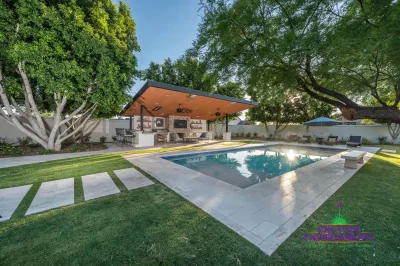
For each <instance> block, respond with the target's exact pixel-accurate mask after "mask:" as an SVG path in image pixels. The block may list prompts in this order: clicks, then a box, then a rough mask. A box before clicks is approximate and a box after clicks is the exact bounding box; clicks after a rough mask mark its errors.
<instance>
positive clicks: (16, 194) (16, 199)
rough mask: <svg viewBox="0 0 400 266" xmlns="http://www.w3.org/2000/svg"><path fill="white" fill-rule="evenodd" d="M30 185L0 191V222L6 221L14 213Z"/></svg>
mask: <svg viewBox="0 0 400 266" xmlns="http://www.w3.org/2000/svg"><path fill="white" fill-rule="evenodd" d="M31 186H32V185H26V186H20V187H12V188H4V189H0V215H1V218H0V222H2V221H7V220H8V219H10V218H11V215H12V214H13V213H14V212H15V210H16V209H17V207H18V205H19V204H20V203H21V201H22V199H23V198H24V197H25V195H26V193H28V191H29V189H30V188H31Z"/></svg>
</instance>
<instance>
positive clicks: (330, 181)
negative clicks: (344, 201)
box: [124, 142, 379, 255]
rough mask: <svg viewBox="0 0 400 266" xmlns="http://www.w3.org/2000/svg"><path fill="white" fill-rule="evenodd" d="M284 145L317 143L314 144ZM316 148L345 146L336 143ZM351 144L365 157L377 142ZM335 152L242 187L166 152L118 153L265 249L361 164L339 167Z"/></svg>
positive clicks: (268, 250) (275, 244) (269, 250)
mask: <svg viewBox="0 0 400 266" xmlns="http://www.w3.org/2000/svg"><path fill="white" fill-rule="evenodd" d="M276 144H280V143H278V142H276V143H273V142H269V143H267V144H266V146H272V145H276ZM290 145H291V146H296V145H297V146H302V147H309V146H312V147H320V148H321V146H319V145H303V144H290ZM254 146H259V144H258V145H254ZM322 148H333V149H339V150H343V149H347V148H346V146H342V145H337V146H334V147H326V146H323V147H322ZM234 149H235V148H227V149H222V150H221V151H223V150H234ZM351 150H363V151H366V152H367V155H366V156H365V157H364V158H365V162H367V161H368V160H369V159H370V158H371V157H372V156H373V155H374V154H375V153H376V152H377V151H378V150H379V148H374V147H362V148H350V149H349V150H348V151H351ZM348 151H346V152H348ZM203 152H204V151H203ZM339 152H340V153H338V154H336V155H333V156H331V157H328V158H326V159H324V160H321V161H318V162H315V163H313V164H311V165H308V166H305V167H302V168H299V169H297V170H294V171H291V172H288V173H285V174H283V175H281V176H278V177H275V178H272V179H269V180H267V181H264V182H262V183H259V184H256V185H253V186H250V187H248V188H245V189H241V188H238V187H236V186H233V185H230V184H228V183H225V182H222V181H220V180H218V179H216V178H213V177H210V176H208V175H205V174H202V173H200V172H197V171H194V170H191V169H189V168H186V167H183V166H180V165H178V164H175V163H173V162H170V161H168V160H165V159H162V158H161V157H162V156H166V154H152V155H141V156H135V155H131V156H129V155H128V156H124V157H125V158H126V159H127V160H128V161H130V162H131V163H132V164H134V165H136V166H138V167H140V168H141V169H142V170H143V171H145V172H147V173H148V174H150V175H152V176H153V177H154V178H156V179H157V180H159V181H160V182H161V183H163V184H165V185H166V186H168V187H169V188H171V189H172V190H174V191H175V192H177V193H178V194H180V195H181V196H183V197H184V198H186V199H187V200H189V201H191V202H192V203H193V204H195V205H197V206H198V207H199V208H201V209H203V210H204V211H205V212H207V213H208V214H210V215H211V216H213V217H214V218H216V219H217V220H219V221H220V222H222V223H223V224H225V225H226V226H228V227H229V228H231V229H232V230H234V231H235V232H236V233H238V234H240V235H242V236H243V237H244V238H246V239H247V240H248V241H250V242H251V243H253V244H254V245H256V246H258V247H259V248H260V249H261V250H262V251H263V252H264V253H266V254H267V255H271V254H272V253H273V252H274V251H275V250H276V249H277V248H278V247H279V245H280V244H281V243H282V242H283V241H285V240H286V239H287V238H288V237H289V236H290V235H291V234H292V233H293V232H294V231H295V230H296V229H297V228H298V227H299V226H300V225H301V224H302V223H303V222H304V221H305V220H306V219H307V218H308V217H309V216H310V215H311V214H313V213H314V211H315V210H316V209H318V208H319V206H321V205H322V204H323V203H324V202H325V201H326V200H327V199H328V198H329V197H330V196H331V195H332V194H333V193H335V192H336V191H337V190H338V189H339V188H340V187H341V186H342V185H343V184H344V183H345V182H346V181H347V180H349V179H350V178H351V177H352V176H353V175H354V174H355V173H356V172H357V171H358V170H359V169H360V168H361V166H362V165H359V168H358V169H348V168H344V159H341V155H342V154H343V152H342V151H339ZM186 153H188V152H187V151H182V152H175V153H169V154H168V155H172V154H186ZM190 153H191V154H193V153H196V152H190Z"/></svg>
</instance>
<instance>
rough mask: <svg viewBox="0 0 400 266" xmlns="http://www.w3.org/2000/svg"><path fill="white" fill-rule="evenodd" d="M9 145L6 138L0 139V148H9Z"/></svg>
mask: <svg viewBox="0 0 400 266" xmlns="http://www.w3.org/2000/svg"><path fill="white" fill-rule="evenodd" d="M10 145H11V144H10V143H8V139H7V138H3V137H0V147H2V146H10Z"/></svg>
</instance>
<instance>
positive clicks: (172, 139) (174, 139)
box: [170, 132, 183, 143]
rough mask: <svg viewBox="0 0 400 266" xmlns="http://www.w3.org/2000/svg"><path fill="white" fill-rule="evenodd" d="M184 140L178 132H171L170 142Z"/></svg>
mask: <svg viewBox="0 0 400 266" xmlns="http://www.w3.org/2000/svg"><path fill="white" fill-rule="evenodd" d="M182 141H183V139H182V138H180V137H179V136H178V134H177V133H175V132H171V135H170V142H173V143H176V142H182Z"/></svg>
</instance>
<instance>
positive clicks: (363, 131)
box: [216, 124, 400, 143]
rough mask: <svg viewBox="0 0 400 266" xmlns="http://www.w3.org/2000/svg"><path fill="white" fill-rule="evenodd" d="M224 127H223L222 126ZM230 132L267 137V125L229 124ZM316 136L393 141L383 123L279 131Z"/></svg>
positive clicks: (272, 128)
mask: <svg viewBox="0 0 400 266" xmlns="http://www.w3.org/2000/svg"><path fill="white" fill-rule="evenodd" d="M222 127H223V128H222ZM268 129H269V131H270V132H271V133H272V132H273V130H274V127H273V126H268ZM228 130H229V132H232V133H244V134H246V133H248V132H249V133H250V134H251V135H252V136H253V134H254V132H257V135H258V136H264V137H267V135H268V134H267V133H266V130H265V127H264V126H263V125H247V126H245V125H237V126H229V127H228ZM216 132H217V134H218V135H219V134H220V133H221V132H225V126H223V125H222V124H218V125H217V126H216ZM306 133H307V134H309V135H311V136H313V137H315V136H329V135H333V136H339V140H341V139H347V138H349V137H350V135H354V136H362V137H363V138H367V139H368V140H370V141H371V142H374V143H378V140H377V137H378V136H386V137H387V141H390V142H391V141H392V138H391V137H390V134H389V131H388V128H387V126H383V125H341V126H330V127H308V131H307V127H306V126H303V125H289V126H287V127H286V128H285V129H284V130H283V131H281V132H279V133H278V135H277V136H278V137H281V138H285V137H287V136H288V135H290V134H297V135H299V136H302V135H304V134H306ZM399 142H400V138H398V139H397V140H396V143H399Z"/></svg>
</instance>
